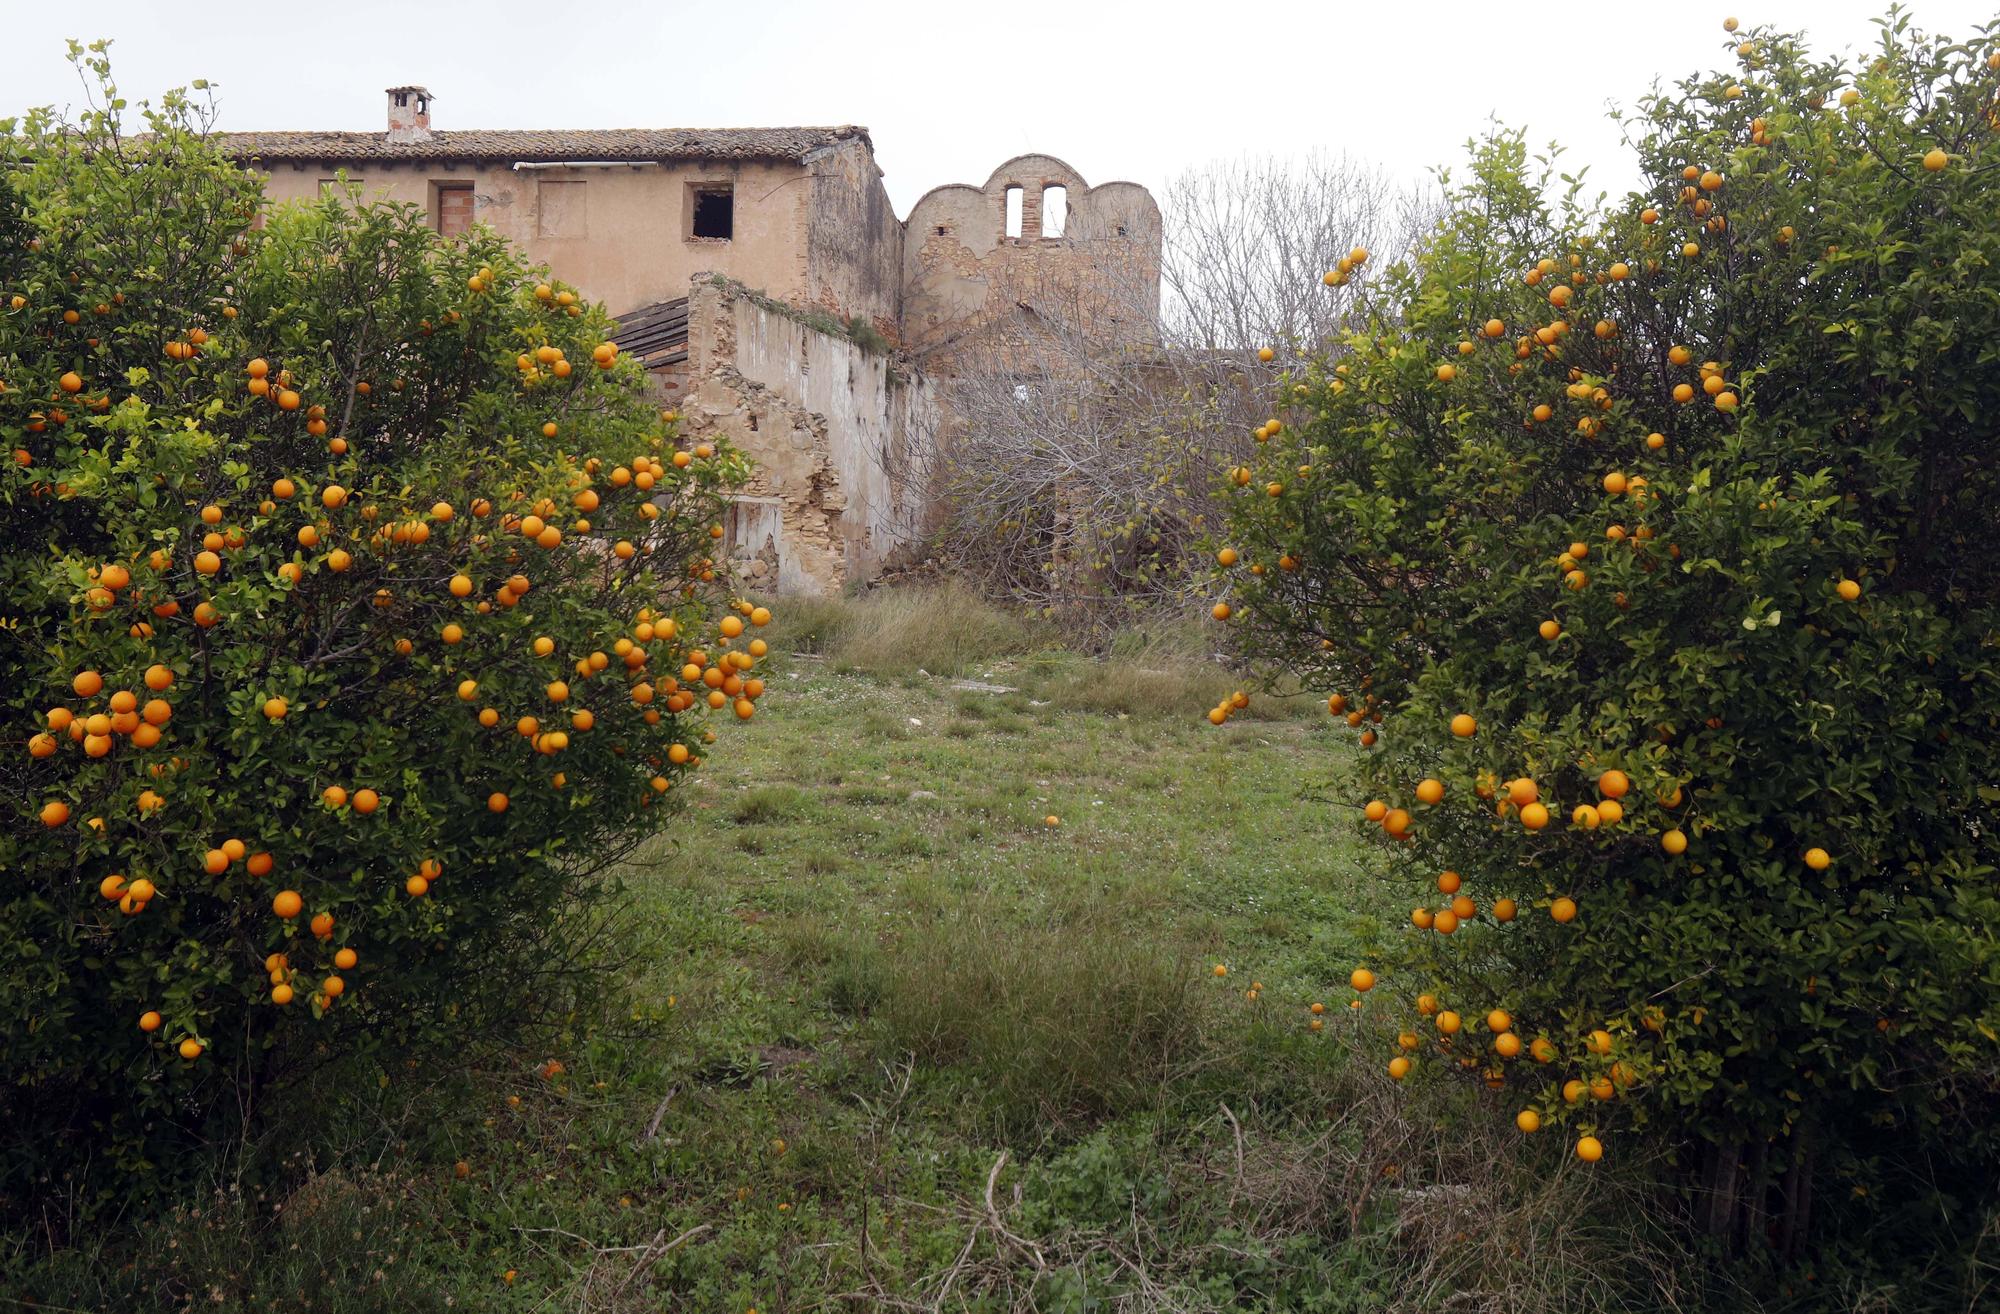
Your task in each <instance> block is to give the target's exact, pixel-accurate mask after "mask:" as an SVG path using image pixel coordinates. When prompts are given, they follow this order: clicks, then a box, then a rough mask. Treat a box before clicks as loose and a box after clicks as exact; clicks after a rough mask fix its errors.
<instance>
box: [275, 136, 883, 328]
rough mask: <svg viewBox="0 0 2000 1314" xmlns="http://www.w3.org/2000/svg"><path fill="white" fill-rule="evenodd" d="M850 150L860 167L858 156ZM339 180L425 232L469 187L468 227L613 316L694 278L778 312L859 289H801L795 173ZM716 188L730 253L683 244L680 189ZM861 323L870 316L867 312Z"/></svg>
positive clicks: (328, 170)
mask: <svg viewBox="0 0 2000 1314" xmlns="http://www.w3.org/2000/svg"><path fill="white" fill-rule="evenodd" d="M854 149H855V150H857V151H860V153H861V154H863V155H864V156H865V155H866V152H865V150H862V149H861V148H860V147H859V145H858V144H857V145H856V147H855V148H854ZM844 153H846V152H845V151H830V152H828V154H830V155H840V154H844ZM871 163H872V161H871ZM334 174H335V171H334V168H333V167H332V166H330V165H327V164H316V165H307V166H305V167H303V168H294V167H293V166H291V165H289V164H283V165H278V166H276V167H275V168H274V169H273V170H271V171H270V172H269V173H267V174H266V175H265V191H266V192H267V194H269V196H270V197H271V199H272V200H274V201H288V200H295V199H299V198H312V197H316V196H317V195H318V194H319V186H320V182H321V180H322V179H330V178H332V177H334ZM348 175H349V177H350V179H352V180H354V181H357V182H359V183H360V184H361V185H362V191H363V194H364V195H365V196H368V197H371V198H372V197H377V196H387V197H388V198H390V199H392V200H397V201H407V202H410V203H413V204H416V205H421V206H423V207H425V210H426V213H428V214H430V215H431V216H432V217H433V220H435V217H436V213H437V211H436V205H437V201H436V185H437V184H438V183H441V182H470V183H471V184H472V185H473V197H474V201H473V218H474V219H475V220H477V221H478V222H480V223H484V224H489V225H491V226H492V227H493V228H494V229H496V230H498V231H499V232H500V233H501V234H502V235H503V236H505V237H507V238H508V239H509V240H511V241H513V242H514V243H515V244H516V245H518V246H519V247H520V248H521V249H522V250H523V251H525V252H526V253H527V255H528V258H529V259H531V260H535V261H542V262H546V263H547V264H548V266H549V268H550V269H551V270H552V271H553V272H554V273H555V275H556V277H558V278H560V279H562V280H563V281H564V282H567V283H570V284H572V285H574V286H575V287H577V288H579V289H580V290H581V291H582V292H583V294H584V295H585V296H586V297H589V298H590V299H591V300H594V301H602V302H604V303H605V305H606V306H607V307H608V308H609V309H610V310H611V312H612V313H613V314H619V313H622V312H624V311H627V310H632V309H635V308H637V307H639V306H643V305H648V304H650V303H652V302H655V301H663V300H667V299H669V298H672V297H677V296H680V295H681V294H682V292H684V291H685V290H686V289H687V285H688V280H689V279H690V278H692V277H693V276H694V275H695V274H697V273H700V272H702V271H704V270H713V271H715V272H718V273H722V274H726V275H728V276H729V277H730V278H733V279H735V280H737V281H738V282H740V283H743V284H745V285H746V286H749V287H753V288H758V289H760V290H762V291H765V292H768V293H769V294H770V295H772V296H774V297H778V298H781V299H783V300H787V301H811V300H816V299H819V298H820V294H821V292H822V291H830V292H835V293H844V292H849V291H850V289H853V290H856V292H857V294H858V289H859V288H860V287H861V282H860V281H859V280H857V279H847V280H845V281H843V280H841V279H839V278H833V277H831V276H829V277H827V278H824V279H822V280H821V284H820V285H819V286H814V285H810V284H809V281H808V273H807V259H806V228H807V219H808V215H809V214H810V204H811V200H812V197H813V194H814V185H815V184H814V179H813V177H812V174H811V173H810V172H809V169H808V166H807V165H805V164H794V163H740V162H703V163H690V164H652V165H645V166H642V167H639V168H631V167H616V166H614V167H609V168H584V169H543V168H536V169H521V170H516V169H514V168H512V167H511V165H508V164H498V165H494V164H485V165H470V164H467V165H459V166H447V165H442V164H440V165H436V166H421V167H419V166H411V165H406V164H399V165H389V164H369V165H364V166H362V167H360V168H353V169H349V170H348ZM721 182H726V183H730V184H732V185H733V186H734V189H735V203H734V209H735V214H734V232H733V235H732V236H731V238H730V239H729V240H728V241H718V240H713V239H705V238H690V237H688V236H687V233H688V231H689V223H688V206H689V204H690V202H691V191H690V184H700V183H721ZM876 185H877V186H878V187H879V183H878V184H876ZM578 187H580V188H581V191H580V192H579V191H577V190H575V189H576V188H578ZM842 310H843V312H844V313H846V307H844V306H843V307H842ZM864 313H868V314H874V313H876V312H875V307H874V305H873V304H872V303H871V304H870V305H868V306H867V307H865V308H864Z"/></svg>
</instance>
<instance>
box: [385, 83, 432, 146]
mask: <svg viewBox="0 0 2000 1314" xmlns="http://www.w3.org/2000/svg"><path fill="white" fill-rule="evenodd" d="M430 138H431V93H430V92H428V91H426V90H424V89H423V88H422V87H391V88H389V144H390V145H391V146H398V145H408V144H409V143H411V142H419V141H429V140H430Z"/></svg>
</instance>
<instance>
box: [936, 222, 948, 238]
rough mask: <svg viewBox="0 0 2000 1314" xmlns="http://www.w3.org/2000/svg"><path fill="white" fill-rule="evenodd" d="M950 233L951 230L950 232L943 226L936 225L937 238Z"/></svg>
mask: <svg viewBox="0 0 2000 1314" xmlns="http://www.w3.org/2000/svg"><path fill="white" fill-rule="evenodd" d="M950 231H951V230H950V229H949V228H946V227H945V226H944V225H943V224H939V225H938V236H939V237H943V236H944V235H945V234H947V233H949V232H950Z"/></svg>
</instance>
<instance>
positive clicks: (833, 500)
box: [677, 279, 936, 594]
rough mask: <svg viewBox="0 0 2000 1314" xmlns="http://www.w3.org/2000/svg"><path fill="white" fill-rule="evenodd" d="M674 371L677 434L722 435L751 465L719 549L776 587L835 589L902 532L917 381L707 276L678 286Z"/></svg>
mask: <svg viewBox="0 0 2000 1314" xmlns="http://www.w3.org/2000/svg"><path fill="white" fill-rule="evenodd" d="M902 368H904V369H907V366H904V367H902ZM686 378H687V379H688V380H689V382H688V384H687V387H686V389H685V391H684V392H682V393H681V394H680V400H679V402H678V403H677V404H678V408H679V410H680V412H681V414H682V416H683V419H684V427H685V430H686V432H687V434H688V436H689V437H690V438H691V439H695V440H699V439H701V438H704V437H708V436H710V435H716V434H720V435H724V436H726V437H728V438H729V439H730V441H732V442H733V443H735V444H736V445H737V446H738V447H739V448H741V449H742V450H743V451H744V453H745V454H746V455H748V456H749V457H750V458H751V460H752V461H754V462H755V463H756V474H755V476H754V478H753V480H752V482H751V484H750V485H749V487H747V488H746V489H745V490H744V493H745V495H746V496H745V501H744V503H743V504H742V505H741V506H739V507H738V508H737V510H736V511H735V512H734V513H732V515H731V517H730V524H729V530H730V539H729V541H727V542H726V543H725V545H724V546H725V548H726V549H727V550H728V551H730V552H731V554H732V555H736V556H741V557H755V558H760V559H762V560H763V561H764V562H765V563H766V567H767V569H768V570H769V571H771V572H774V573H775V582H776V586H777V589H778V591H779V592H781V593H790V594H799V593H805V594H821V593H834V592H838V591H839V590H841V589H842V588H844V587H846V586H847V585H848V584H850V583H859V582H862V581H865V580H867V579H869V578H872V577H873V576H874V575H875V574H876V573H877V572H878V571H879V570H880V568H881V566H882V565H883V563H884V562H886V561H888V560H890V559H891V558H892V557H894V556H895V555H896V553H897V552H898V550H899V549H903V548H905V547H907V546H908V545H909V544H910V543H911V542H912V541H913V540H914V538H915V536H916V534H917V532H918V530H919V528H920V525H919V517H920V514H921V503H920V499H919V497H918V492H919V487H918V482H919V481H918V480H917V478H916V477H915V476H916V473H917V472H916V471H915V470H914V469H913V468H912V461H913V457H914V454H915V453H916V452H917V451H919V450H921V449H922V445H923V440H924V439H925V438H926V437H927V435H928V433H929V431H930V428H931V426H933V425H935V423H936V406H935V401H934V398H933V395H932V388H931V385H930V383H929V381H928V380H926V379H923V378H921V377H908V378H906V377H904V375H902V374H901V373H899V372H898V367H897V364H896V361H895V359H894V358H893V357H891V356H888V355H885V354H883V353H880V352H875V351H868V350H864V349H863V348H862V347H860V346H858V345H857V344H856V343H854V342H853V341H852V340H851V339H849V338H848V337H846V336H845V335H842V334H836V333H831V332H827V331H824V330H823V329H821V328H818V327H815V326H813V325H811V324H809V323H806V322H804V321H803V319H802V317H801V316H799V315H798V314H796V313H787V312H786V311H784V310H780V309H774V308H772V307H770V306H767V305H763V304H760V303H759V301H758V300H757V299H756V298H753V297H751V296H748V295H746V294H745V293H744V292H743V291H741V290H740V289H737V288H734V287H729V286H718V285H717V284H716V283H715V281H713V280H706V279H704V280H700V281H698V282H697V283H696V284H695V286H694V287H693V289H692V290H691V292H690V304H689V314H688V362H687V373H686Z"/></svg>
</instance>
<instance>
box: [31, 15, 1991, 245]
mask: <svg viewBox="0 0 2000 1314" xmlns="http://www.w3.org/2000/svg"><path fill="white" fill-rule="evenodd" d="M1886 4H1887V0H1871V2H1869V3H1857V2H1855V0H1786V2H1785V3H1759V4H1757V5H1755V6H1754V7H1752V6H1750V5H1749V4H1747V3H1746V4H1745V6H1744V7H1743V8H1741V9H1735V10H1732V9H1730V8H1727V7H1726V6H1725V5H1712V6H1711V5H1704V4H1696V5H1685V4H1661V3H1658V2H1657V0H1652V2H1650V3H1644V4H1636V3H1624V2H1622V0H1619V2H1616V3H1614V2H1612V0H1595V2H1592V0H1539V2H1538V3H1533V4H1494V3H1491V0H1482V2H1479V3H1459V2H1458V0H1403V2H1402V3H1384V2H1383V0H1371V3H1366V4H1357V3H1350V2H1349V0H1261V2H1260V0H1249V2H1248V3H1242V2H1239V3H1223V4H1218V3H1214V2H1213V0H1204V2H1203V3H1199V4H1194V3H1182V2H1181V0H1150V2H1149V3H1114V2H1112V0H1039V2H1036V0H1014V3H1009V4H991V3H981V4H966V3H961V2H960V0H923V2H915V3H901V2H899V0H844V2H843V3H838V4H834V3H809V2H804V0H704V3H700V4H689V3H686V0H654V2H653V3H649V4H640V5H603V4H588V3H583V4H580V3H575V2H574V0H534V2H533V3H525V2H523V0H480V2H479V3H476V4H466V3H462V2H460V0H333V2H331V3H328V2H324V0H315V2H312V3H307V2H305V0H292V3H289V4H285V5H282V6H272V5H270V4H268V3H261V4H257V5H245V4H239V3H234V2H233V0H216V2H214V3H209V4H203V5H194V6H190V5H185V4H174V3H161V0H87V2H86V3H80V4H64V3H41V2H35V3H30V2H29V0H0V20H4V21H3V22H0V30H4V31H5V33H6V49H5V50H4V51H0V57H4V58H0V66H4V70H5V72H4V74H0V117H4V116H6V115H10V114H16V113H18V112H20V111H21V110H23V109H25V108H27V107H29V106H32V105H43V104H58V105H60V104H65V103H73V102H75V101H76V100H77V98H78V84H77V80H76V78H75V76H74V74H73V73H72V71H71V70H70V68H69V66H68V65H67V64H66V63H65V62H64V59H63V50H64V45H63V42H64V39H65V38H66V37H71V36H76V37H82V38H86V39H89V38H94V37H100V36H105V37H112V38H114V39H115V41H116V45H115V46H114V47H113V58H114V61H115V65H116V70H117V75H118V79H119V82H120V85H121V87H122V88H123V90H124V93H125V94H126V95H127V96H128V97H129V98H131V99H134V100H137V99H140V98H142V97H151V96H155V95H157V94H158V93H159V92H160V91H161V90H162V89H164V88H167V87H170V86H175V85H180V84H184V83H186V82H188V81H190V80H192V79H194V78H207V79H209V80H210V81H211V82H213V83H216V84H218V85H219V87H220V98H221V108H222V126H223V127H224V128H226V129H231V130H250V129H258V128H294V129H298V128H344V129H372V130H376V131H380V130H381V129H382V127H383V117H384V109H383V96H382V89H383V88H384V87H388V86H392V85H395V84H399V83H411V82H414V83H420V84H422V85H424V86H427V87H429V88H430V89H431V91H432V92H433V93H435V94H436V96H437V98H438V99H437V103H436V105H435V106H434V107H433V115H432V122H433V126H434V127H437V128H444V129H449V128H563V127H572V128H637V127H704V128H705V127H761V126H771V125H779V124H833V123H860V124H865V125H866V126H867V127H868V128H869V129H870V130H871V132H872V134H873V137H874V141H875V149H876V155H877V158H878V160H879V161H880V163H881V166H882V168H883V169H884V170H885V172H886V175H887V176H886V179H885V181H886V183H887V186H888V188H889V193H890V195H891V196H892V197H893V198H894V201H895V205H896V210H897V213H898V214H907V213H908V212H909V208H910V205H911V203H912V202H914V201H915V200H916V199H917V197H919V196H921V195H922V194H923V193H924V192H925V191H927V190H929V189H930V188H932V187H935V186H938V185H940V184H943V183H952V182H969V183H981V182H984V181H985V179H986V176H987V175H988V174H989V173H990V172H992V170H993V168H994V166H996V165H998V164H999V163H1000V162H1001V161H1003V160H1005V159H1008V158H1010V157H1011V156H1014V155H1018V154H1021V153H1023V152H1026V151H1042V152H1046V153H1048V154H1051V155H1056V156H1059V157H1061V158H1063V159H1065V160H1067V161H1068V162H1069V163H1070V164H1071V165H1073V166H1075V168H1076V169H1077V170H1078V171H1079V172H1081V173H1082V174H1083V176H1084V177H1085V178H1086V179H1087V180H1089V181H1091V182H1093V183H1096V182H1103V181H1107V180H1110V179H1113V178H1126V179H1132V180H1134V181H1137V182H1141V183H1145V184H1147V185H1148V186H1155V187H1157V186H1158V185H1159V184H1160V183H1162V182H1163V181H1164V180H1165V179H1167V178H1168V177H1170V176H1172V175H1173V174H1175V173H1177V172H1179V171H1181V170H1183V169H1186V168H1188V167H1190V166H1193V165H1199V164H1201V163H1204V162H1206V161H1210V160H1215V159H1221V158H1226V157H1230V156H1234V155H1240V154H1243V153H1268V154H1277V155H1289V154H1295V153H1299V152H1303V151H1307V150H1311V149H1314V148H1324V149H1329V150H1332V151H1336V152H1346V153H1348V154H1350V155H1352V156H1356V157H1359V158H1361V159H1364V160H1367V161H1370V162H1374V163H1377V164H1380V165H1382V166H1384V167H1386V168H1389V169H1390V170H1392V171H1394V172H1396V173H1398V174H1402V175H1406V176H1409V177H1413V178H1414V177H1418V176H1421V174H1422V173H1423V172H1424V171H1425V170H1426V169H1428V168H1430V167H1432V166H1434V165H1437V164H1449V163H1452V162H1454V161H1456V160H1458V159H1460V158H1461V157H1462V145H1463V143H1464V141H1465V139H1466V138H1467V137H1468V136H1469V135H1471V134H1472V133H1474V132H1476V131H1478V130H1479V128H1480V126H1481V124H1482V123H1484V122H1485V120H1486V119H1487V118H1488V116H1489V115H1494V116H1498V117H1499V119H1501V120H1502V121H1503V122H1506V123H1509V124H1517V125H1525V126H1527V127H1528V129H1529V130H1530V139H1531V140H1532V141H1535V142H1546V141H1548V140H1550V139H1556V140H1560V141H1561V142H1562V143H1563V144H1564V145H1565V146H1566V147H1567V148H1568V151H1569V154H1568V157H1567V158H1569V159H1570V160H1572V161H1574V162H1577V163H1584V164H1589V165H1590V166H1592V169H1591V176H1592V178H1593V179H1595V180H1596V181H1597V182H1598V184H1599V185H1600V186H1602V187H1604V188H1607V189H1609V190H1612V191H1614V192H1616V191H1621V190H1623V189H1624V188H1625V187H1627V186H1629V185H1631V183H1632V182H1633V181H1635V179H1634V178H1633V176H1632V175H1631V174H1630V172H1629V168H1628V166H1627V165H1626V163H1625V158H1624V153H1623V152H1622V150H1621V148H1620V144H1619V138H1618V133H1617V128H1616V125H1614V124H1612V123H1611V122H1610V121H1609V120H1608V119H1607V117H1606V114H1605V111H1606V108H1607V107H1608V106H1611V105H1630V104H1631V103H1632V102H1633V101H1634V100H1635V99H1636V98H1637V97H1638V96H1640V95H1641V94H1643V93H1644V92H1645V91H1646V89H1647V87H1648V86H1649V85H1650V84H1651V82H1652V81H1653V79H1654V78H1656V77H1658V78H1673V77H1678V76H1680V75H1682V74H1684V73H1687V72H1691V71H1694V70H1696V69H1713V68H1717V67H1720V66H1721V64H1722V62H1723V60H1724V58H1725V51H1724V48H1723V41H1724V33H1723V31H1722V26H1721V24H1722V20H1723V18H1724V16H1725V15H1727V14H1729V13H1732V12H1733V13H1735V14H1736V15H1737V16H1738V17H1739V18H1740V19H1741V20H1742V21H1743V23H1744V24H1745V25H1746V26H1748V25H1751V24H1755V23H1765V22H1769V23H1774V24H1779V25H1783V26H1788V27H1803V28H1804V29H1806V30H1807V31H1809V32H1810V33H1811V34H1812V35H1813V37H1814V43H1815V47H1816V48H1817V49H1819V50H1823V51H1833V50H1839V49H1850V50H1851V49H1856V48H1859V47H1862V46H1865V45H1868V44H1870V43H1872V42H1873V40H1874V37H1875V28H1874V26H1873V23H1872V19H1873V18H1874V17H1875V16H1876V15H1877V14H1879V13H1880V12H1881V10H1882V9H1883V8H1886ZM1909 8H1911V10H1912V11H1913V12H1914V14H1915V15H1916V18H1917V20H1918V21H1919V23H1920V25H1922V26H1924V27H1925V28H1927V29H1930V30H1937V31H1943V32H1947V33H1950V34H1952V35H1954V36H1959V37H1966V36H1969V35H1970V34H1971V31H1972V29H1973V26H1974V24H1977V23H1983V22H1986V21H1990V20H1991V19H1992V18H1993V17H1994V16H1995V10H1996V8H2000V5H1996V3H1995V0H1984V3H1978V2H1975V0H1914V3H1912V4H1911V5H1910V6H1909Z"/></svg>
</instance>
